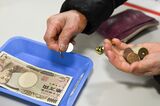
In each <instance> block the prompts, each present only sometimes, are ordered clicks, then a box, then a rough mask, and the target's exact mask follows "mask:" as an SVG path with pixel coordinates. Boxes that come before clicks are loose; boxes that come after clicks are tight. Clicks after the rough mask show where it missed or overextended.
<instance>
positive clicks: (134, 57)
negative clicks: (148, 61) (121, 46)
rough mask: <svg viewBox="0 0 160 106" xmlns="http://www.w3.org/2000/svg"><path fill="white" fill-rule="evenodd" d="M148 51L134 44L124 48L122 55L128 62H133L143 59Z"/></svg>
mask: <svg viewBox="0 0 160 106" xmlns="http://www.w3.org/2000/svg"><path fill="white" fill-rule="evenodd" d="M148 53H149V52H148V50H147V49H146V48H144V47H139V46H135V47H132V48H126V49H125V50H124V53H123V57H124V59H125V60H126V61H127V62H128V63H129V64H132V63H133V62H136V61H140V60H143V58H144V57H145V56H146V55H147V54H148Z"/></svg>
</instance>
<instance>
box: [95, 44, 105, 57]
mask: <svg viewBox="0 0 160 106" xmlns="http://www.w3.org/2000/svg"><path fill="white" fill-rule="evenodd" d="M96 52H97V53H98V54H99V55H101V54H103V52H104V47H103V46H98V47H96Z"/></svg>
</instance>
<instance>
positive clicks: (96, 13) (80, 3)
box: [60, 0, 126, 34]
mask: <svg viewBox="0 0 160 106" xmlns="http://www.w3.org/2000/svg"><path fill="white" fill-rule="evenodd" d="M125 1H126V0H66V1H65V2H64V3H63V5H62V7H61V11H60V12H64V11H68V10H77V11H79V12H81V13H82V14H84V15H85V16H86V18H87V26H86V28H85V30H84V31H83V33H86V34H91V33H92V32H94V31H95V30H96V29H97V28H98V26H99V25H100V24H101V23H102V22H103V21H105V20H106V19H108V18H109V16H110V15H111V14H112V13H113V10H114V9H115V8H116V7H118V6H119V5H121V4H123V3H124V2H125Z"/></svg>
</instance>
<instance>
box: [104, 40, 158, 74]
mask: <svg viewBox="0 0 160 106" xmlns="http://www.w3.org/2000/svg"><path fill="white" fill-rule="evenodd" d="M132 46H141V47H145V48H147V49H148V51H149V54H148V55H147V56H146V57H145V58H144V59H143V60H141V61H138V62H134V63H132V64H128V63H127V62H126V60H125V59H124V58H123V51H124V49H125V48H127V47H132ZM104 49H105V54H106V56H107V57H108V59H109V61H110V63H111V64H112V65H113V66H115V67H116V68H117V69H119V70H121V71H123V72H127V73H133V74H135V75H140V76H141V75H147V76H152V75H159V74H160V43H142V44H137V45H132V44H126V43H123V42H121V41H120V40H118V39H115V38H114V39H112V41H110V40H108V39H105V40H104Z"/></svg>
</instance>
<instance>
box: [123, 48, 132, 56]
mask: <svg viewBox="0 0 160 106" xmlns="http://www.w3.org/2000/svg"><path fill="white" fill-rule="evenodd" d="M132 52H133V50H132V49H131V48H126V49H124V53H123V57H124V58H127V56H128V54H130V53H132Z"/></svg>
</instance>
